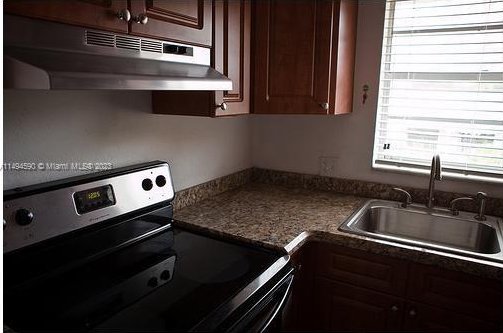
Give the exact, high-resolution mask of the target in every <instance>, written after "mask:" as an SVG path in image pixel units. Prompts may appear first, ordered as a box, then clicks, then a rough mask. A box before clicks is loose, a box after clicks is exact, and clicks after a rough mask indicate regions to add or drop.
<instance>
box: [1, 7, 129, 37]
mask: <svg viewBox="0 0 503 333" xmlns="http://www.w3.org/2000/svg"><path fill="white" fill-rule="evenodd" d="M127 8H128V4H127V0H72V1H68V0H65V1H61V0H44V1H42V0H7V1H5V2H4V11H5V13H8V14H15V15H21V16H27V17H32V18H37V19H43V20H48V21H55V22H60V23H67V24H72V25H78V26H83V27H88V28H95V29H102V30H109V31H115V32H122V33H127V32H128V23H127V22H126V21H124V20H121V19H119V18H118V16H117V13H118V12H120V11H121V10H126V9H127Z"/></svg>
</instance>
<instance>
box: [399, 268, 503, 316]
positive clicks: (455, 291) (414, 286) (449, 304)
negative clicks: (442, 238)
mask: <svg viewBox="0 0 503 333" xmlns="http://www.w3.org/2000/svg"><path fill="white" fill-rule="evenodd" d="M407 296H408V298H409V299H411V300H413V301H418V302H421V303H425V304H430V305H433V306H438V307H441V308H445V309H447V310H451V311H455V312H456V313H459V314H465V315H468V316H472V317H477V318H480V319H484V320H490V321H495V322H500V323H502V322H503V288H502V284H501V281H498V280H488V279H483V278H479V277H476V276H473V275H470V274H464V273H460V272H454V271H448V270H444V269H439V268H437V267H433V266H428V265H421V264H412V265H411V271H410V280H409V287H408V290H407Z"/></svg>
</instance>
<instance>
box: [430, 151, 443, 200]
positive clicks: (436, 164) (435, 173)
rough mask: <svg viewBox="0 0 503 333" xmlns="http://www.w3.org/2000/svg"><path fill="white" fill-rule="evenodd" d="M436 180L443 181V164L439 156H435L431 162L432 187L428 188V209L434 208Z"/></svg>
mask: <svg viewBox="0 0 503 333" xmlns="http://www.w3.org/2000/svg"><path fill="white" fill-rule="evenodd" d="M435 180H442V164H441V163H440V155H438V154H435V155H434V156H433V159H432V160H431V170H430V186H429V188H428V202H427V203H426V207H428V208H433V201H434V198H433V191H434V190H435Z"/></svg>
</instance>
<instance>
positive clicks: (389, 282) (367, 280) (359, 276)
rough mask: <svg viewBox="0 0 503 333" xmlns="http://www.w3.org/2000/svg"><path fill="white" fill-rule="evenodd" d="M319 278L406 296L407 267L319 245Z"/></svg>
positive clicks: (339, 248)
mask: <svg viewBox="0 0 503 333" xmlns="http://www.w3.org/2000/svg"><path fill="white" fill-rule="evenodd" d="M313 261H316V274H318V275H322V276H325V277H327V278H329V279H332V280H338V281H341V282H345V283H349V284H352V285H355V286H358V287H364V288H368V289H372V290H375V291H380V292H383V293H387V294H392V295H395V296H405V292H406V288H407V269H408V263H407V262H406V261H403V260H399V259H395V258H390V257H386V256H382V255H377V254H373V253H369V252H364V251H361V250H355V249H351V248H348V247H344V246H337V245H333V244H328V243H322V242H320V243H317V244H316V256H315V257H313Z"/></svg>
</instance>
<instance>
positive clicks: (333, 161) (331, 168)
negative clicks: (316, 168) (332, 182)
mask: <svg viewBox="0 0 503 333" xmlns="http://www.w3.org/2000/svg"><path fill="white" fill-rule="evenodd" d="M338 159H339V158H338V157H337V156H320V176H325V177H335V176H336V166H337V161H338Z"/></svg>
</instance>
